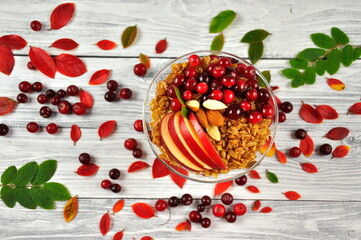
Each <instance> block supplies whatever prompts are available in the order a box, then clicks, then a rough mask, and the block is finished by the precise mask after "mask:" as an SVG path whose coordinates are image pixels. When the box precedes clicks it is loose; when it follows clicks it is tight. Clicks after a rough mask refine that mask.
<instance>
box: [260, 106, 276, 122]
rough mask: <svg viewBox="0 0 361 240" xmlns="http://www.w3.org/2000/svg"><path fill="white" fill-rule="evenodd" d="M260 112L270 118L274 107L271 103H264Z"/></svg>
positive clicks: (273, 112)
mask: <svg viewBox="0 0 361 240" xmlns="http://www.w3.org/2000/svg"><path fill="white" fill-rule="evenodd" d="M261 113H262V117H263V118H272V117H273V115H274V114H275V109H274V108H273V106H272V105H271V104H269V103H266V104H264V105H263V106H262V107H261Z"/></svg>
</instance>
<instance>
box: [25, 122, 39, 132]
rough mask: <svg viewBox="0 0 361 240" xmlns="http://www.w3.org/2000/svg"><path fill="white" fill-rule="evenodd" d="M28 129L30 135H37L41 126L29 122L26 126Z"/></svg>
mask: <svg viewBox="0 0 361 240" xmlns="http://www.w3.org/2000/svg"><path fill="white" fill-rule="evenodd" d="M26 129H27V130H28V132H30V133H36V132H37V131H39V125H38V124H37V123H36V122H29V123H28V124H27V125H26Z"/></svg>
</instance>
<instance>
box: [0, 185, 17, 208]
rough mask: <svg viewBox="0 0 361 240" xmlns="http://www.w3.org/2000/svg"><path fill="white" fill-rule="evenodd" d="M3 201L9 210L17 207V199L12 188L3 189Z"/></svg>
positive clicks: (4, 187)
mask: <svg viewBox="0 0 361 240" xmlns="http://www.w3.org/2000/svg"><path fill="white" fill-rule="evenodd" d="M1 199H2V200H3V202H4V203H5V205H6V206H8V207H9V208H13V207H15V204H16V199H15V195H14V190H13V189H12V188H11V187H8V186H3V187H2V188H1Z"/></svg>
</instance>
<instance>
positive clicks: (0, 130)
mask: <svg viewBox="0 0 361 240" xmlns="http://www.w3.org/2000/svg"><path fill="white" fill-rule="evenodd" d="M8 133H9V127H8V126H7V125H6V124H3V123H1V124H0V136H6V135H8Z"/></svg>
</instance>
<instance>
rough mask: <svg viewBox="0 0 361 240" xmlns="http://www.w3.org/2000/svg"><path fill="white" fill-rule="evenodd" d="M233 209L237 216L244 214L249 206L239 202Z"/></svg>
mask: <svg viewBox="0 0 361 240" xmlns="http://www.w3.org/2000/svg"><path fill="white" fill-rule="evenodd" d="M233 211H234V213H235V214H236V215H237V216H242V215H244V214H245V213H246V212H247V207H246V205H244V204H243V203H237V204H235V205H234V206H233Z"/></svg>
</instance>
